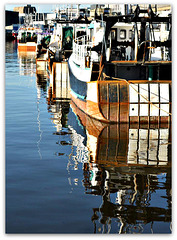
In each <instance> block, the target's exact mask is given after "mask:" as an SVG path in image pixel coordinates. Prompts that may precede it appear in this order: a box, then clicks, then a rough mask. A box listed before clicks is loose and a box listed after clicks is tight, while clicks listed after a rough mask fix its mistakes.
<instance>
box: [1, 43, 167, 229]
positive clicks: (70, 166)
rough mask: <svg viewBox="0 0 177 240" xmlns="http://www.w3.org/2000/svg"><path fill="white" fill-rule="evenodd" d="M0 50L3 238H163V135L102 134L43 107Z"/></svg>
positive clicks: (24, 59)
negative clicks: (0, 66) (1, 72)
mask: <svg viewBox="0 0 177 240" xmlns="http://www.w3.org/2000/svg"><path fill="white" fill-rule="evenodd" d="M35 62H36V61H35V56H34V55H28V56H25V55H19V56H18V53H17V46H16V43H15V42H8V43H6V54H5V63H6V64H5V74H6V76H5V78H6V95H5V96H6V101H5V107H6V232H7V233H170V232H171V167H170V166H171V165H170V163H171V158H170V149H171V143H170V138H171V137H170V129H169V127H168V126H167V127H166V126H164V127H163V128H162V129H159V128H156V127H154V128H152V129H148V128H146V127H144V128H140V129H138V128H137V127H135V126H133V127H130V126H123V125H122V126H116V125H114V126H103V125H101V124H98V123H95V122H94V121H92V120H90V119H88V118H86V117H85V116H83V115H82V114H81V115H79V114H80V113H79V112H77V109H76V108H75V106H74V105H71V104H69V103H67V102H63V103H61V102H57V101H56V102H54V103H53V102H52V103H51V102H50V101H48V100H47V98H48V89H49V81H47V76H46V75H39V74H38V75H37V74H36V64H35Z"/></svg>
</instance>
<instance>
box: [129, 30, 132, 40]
mask: <svg viewBox="0 0 177 240" xmlns="http://www.w3.org/2000/svg"><path fill="white" fill-rule="evenodd" d="M129 39H132V30H129Z"/></svg>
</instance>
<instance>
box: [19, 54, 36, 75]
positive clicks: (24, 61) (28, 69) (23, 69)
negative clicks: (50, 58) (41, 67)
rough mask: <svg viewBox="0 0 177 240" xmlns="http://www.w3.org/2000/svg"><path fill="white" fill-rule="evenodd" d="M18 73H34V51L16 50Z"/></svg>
mask: <svg viewBox="0 0 177 240" xmlns="http://www.w3.org/2000/svg"><path fill="white" fill-rule="evenodd" d="M18 59H19V68H20V75H24V76H26V75H29V76H33V75H34V74H35V73H36V53H33V52H18Z"/></svg>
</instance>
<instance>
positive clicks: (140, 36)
mask: <svg viewBox="0 0 177 240" xmlns="http://www.w3.org/2000/svg"><path fill="white" fill-rule="evenodd" d="M142 15H143V16H142ZM156 23H158V24H159V25H160V24H166V25H168V26H169V29H170V28H171V16H167V17H159V16H157V15H156V14H155V13H154V12H153V11H152V9H151V7H149V9H147V10H141V9H140V8H139V6H137V8H136V10H135V12H134V13H133V14H128V15H121V16H101V17H100V19H98V17H97V18H96V19H95V21H93V22H92V23H90V25H89V26H88V28H87V30H86V31H85V33H83V34H82V35H81V36H79V37H78V38H75V39H74V41H73V53H72V55H71V56H70V58H69V61H68V66H69V73H70V89H71V91H70V95H71V99H72V101H73V102H74V103H75V104H76V105H77V107H78V108H79V109H80V110H82V111H83V112H84V113H85V114H87V115H89V116H91V117H92V118H95V119H97V120H99V121H102V122H110V123H117V122H119V123H122V122H123V123H130V122H144V123H147V122H149V123H151V122H152V123H156V122H170V121H171V63H172V62H171V30H169V31H168V33H169V36H168V38H167V39H166V40H163V41H162V40H161V39H160V40H159V39H155V34H154V24H156ZM127 36H128V38H127ZM156 48H158V49H159V48H160V49H161V54H160V58H157V57H156V56H158V57H159V54H158V53H159V52H158V51H156ZM154 56H155V57H154Z"/></svg>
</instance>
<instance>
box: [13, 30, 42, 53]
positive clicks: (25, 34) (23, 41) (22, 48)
mask: <svg viewBox="0 0 177 240" xmlns="http://www.w3.org/2000/svg"><path fill="white" fill-rule="evenodd" d="M41 34H42V29H40V28H38V27H30V26H27V27H25V26H22V27H21V28H20V29H19V31H18V36H17V42H18V51H19V52H36V51H37V45H38V43H39V42H40V41H41V39H42V35H41Z"/></svg>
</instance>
